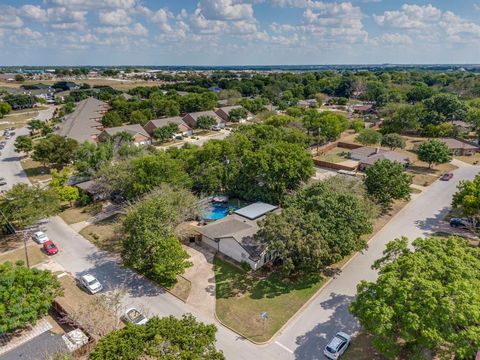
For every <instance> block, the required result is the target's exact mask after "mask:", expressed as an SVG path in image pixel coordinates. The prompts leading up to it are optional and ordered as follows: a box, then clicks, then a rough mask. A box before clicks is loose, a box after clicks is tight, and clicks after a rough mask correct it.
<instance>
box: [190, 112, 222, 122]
mask: <svg viewBox="0 0 480 360" xmlns="http://www.w3.org/2000/svg"><path fill="white" fill-rule="evenodd" d="M188 115H190V116H191V117H192V118H194V119H195V121H197V120H198V118H199V117H200V116H211V117H213V118H214V119H219V120H221V119H220V117H219V116H218V115H217V114H216V113H215V111H212V110H207V111H198V112H193V113H188Z"/></svg>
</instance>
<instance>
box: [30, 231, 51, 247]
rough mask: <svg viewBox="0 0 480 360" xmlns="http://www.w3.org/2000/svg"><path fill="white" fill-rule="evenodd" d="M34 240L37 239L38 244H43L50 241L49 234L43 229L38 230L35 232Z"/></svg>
mask: <svg viewBox="0 0 480 360" xmlns="http://www.w3.org/2000/svg"><path fill="white" fill-rule="evenodd" d="M33 240H35V242H37V243H38V244H43V243H44V242H47V241H48V236H47V234H45V233H44V232H43V231H37V232H36V233H35V234H33Z"/></svg>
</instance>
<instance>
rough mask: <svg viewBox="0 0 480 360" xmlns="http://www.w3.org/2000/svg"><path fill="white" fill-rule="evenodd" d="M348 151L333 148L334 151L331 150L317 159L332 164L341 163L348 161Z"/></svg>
mask: <svg viewBox="0 0 480 360" xmlns="http://www.w3.org/2000/svg"><path fill="white" fill-rule="evenodd" d="M348 152H349V151H348V149H343V148H339V147H336V148H333V149H332V150H329V151H328V152H327V153H325V154H323V155H320V156H317V157H316V158H317V159H319V160H321V161H328V162H331V163H335V164H338V163H341V162H343V161H345V160H348V156H347V154H348Z"/></svg>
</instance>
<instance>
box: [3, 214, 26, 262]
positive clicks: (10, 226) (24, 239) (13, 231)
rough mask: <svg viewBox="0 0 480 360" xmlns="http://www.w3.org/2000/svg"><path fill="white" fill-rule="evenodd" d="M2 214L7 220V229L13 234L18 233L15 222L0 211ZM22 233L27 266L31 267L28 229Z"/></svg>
mask: <svg viewBox="0 0 480 360" xmlns="http://www.w3.org/2000/svg"><path fill="white" fill-rule="evenodd" d="M0 214H1V215H2V217H3V218H4V220H5V228H6V229H7V231H8V232H9V233H10V234H12V235H15V234H18V231H17V229H15V226H13V224H12V223H11V222H10V221H9V220H8V218H7V217H6V216H5V214H4V213H3V211H0ZM21 233H22V240H23V249H24V251H25V263H26V264H27V268H29V269H30V259H29V257H28V250H27V236H28V230H22V231H21Z"/></svg>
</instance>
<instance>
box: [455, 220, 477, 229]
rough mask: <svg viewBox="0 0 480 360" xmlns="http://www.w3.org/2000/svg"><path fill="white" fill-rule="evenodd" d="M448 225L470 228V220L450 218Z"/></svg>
mask: <svg viewBox="0 0 480 360" xmlns="http://www.w3.org/2000/svg"><path fill="white" fill-rule="evenodd" d="M450 226H451V227H455V228H471V227H472V226H473V224H472V221H471V220H469V219H466V218H451V219H450Z"/></svg>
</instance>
